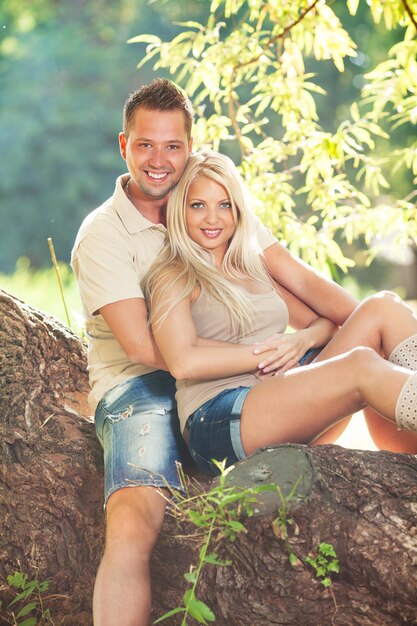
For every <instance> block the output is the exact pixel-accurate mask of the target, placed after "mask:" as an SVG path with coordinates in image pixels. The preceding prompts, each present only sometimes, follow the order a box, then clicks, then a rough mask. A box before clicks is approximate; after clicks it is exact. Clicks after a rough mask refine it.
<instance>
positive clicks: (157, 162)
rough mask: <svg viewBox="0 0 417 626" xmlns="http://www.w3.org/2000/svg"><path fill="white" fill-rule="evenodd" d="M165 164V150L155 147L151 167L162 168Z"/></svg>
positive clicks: (151, 156) (151, 157) (151, 155)
mask: <svg viewBox="0 0 417 626" xmlns="http://www.w3.org/2000/svg"><path fill="white" fill-rule="evenodd" d="M163 162H164V155H163V148H162V147H158V146H154V147H153V148H152V152H151V154H150V158H149V165H152V166H153V167H161V165H162V164H163Z"/></svg>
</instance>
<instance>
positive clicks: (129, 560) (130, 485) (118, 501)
mask: <svg viewBox="0 0 417 626" xmlns="http://www.w3.org/2000/svg"><path fill="white" fill-rule="evenodd" d="M174 394H175V381H174V379H173V378H172V377H171V376H170V375H169V374H168V373H167V372H152V373H151V374H146V375H144V376H140V377H137V378H133V379H129V380H128V381H126V382H125V383H122V384H121V385H118V386H117V387H114V388H113V389H111V390H110V391H109V392H107V394H105V396H104V397H103V398H102V400H101V401H100V403H99V405H98V407H97V409H96V414H95V421H96V432H97V436H98V438H99V440H100V442H101V444H102V446H103V451H104V482H105V502H106V545H105V550H104V556H103V560H102V562H101V565H100V568H99V571H98V574H97V579H96V585H95V590H94V601H93V607H94V611H93V612H94V626H148V622H149V613H150V601H151V592H150V581H149V560H150V555H151V553H152V549H153V547H154V545H155V542H156V540H157V538H158V533H159V530H160V528H161V525H162V521H163V517H164V511H165V505H166V492H164V488H165V487H166V486H167V485H169V486H170V487H171V488H172V489H176V490H178V489H181V482H180V479H179V477H178V473H177V467H176V463H177V461H180V460H181V458H182V450H183V449H184V448H185V444H184V442H183V440H182V437H181V433H180V431H179V424H178V415H177V410H176V404H175V397H174ZM164 494H165V497H164Z"/></svg>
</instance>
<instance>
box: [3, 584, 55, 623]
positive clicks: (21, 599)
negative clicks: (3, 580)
mask: <svg viewBox="0 0 417 626" xmlns="http://www.w3.org/2000/svg"><path fill="white" fill-rule="evenodd" d="M7 583H8V591H9V592H10V591H12V590H13V591H14V592H15V596H14V598H13V600H11V601H10V602H9V603H8V604H7V607H3V605H2V601H0V609H1V613H0V618H1V623H2V624H10V625H11V626H53V621H52V618H51V614H50V610H49V609H47V608H45V606H44V600H45V593H46V592H47V591H48V588H49V581H47V580H45V581H43V582H39V581H38V579H37V578H35V579H34V580H28V576H27V574H24V573H23V572H15V573H14V574H12V575H10V576H8V577H7ZM2 589H3V590H4V587H3V588H2Z"/></svg>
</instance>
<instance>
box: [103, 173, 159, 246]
mask: <svg viewBox="0 0 417 626" xmlns="http://www.w3.org/2000/svg"><path fill="white" fill-rule="evenodd" d="M129 178H130V176H129V174H122V176H119V178H118V179H117V180H116V186H115V189H114V194H113V199H114V206H115V209H116V213H117V214H118V216H119V217H120V219H121V220H122V222H123V225H124V227H125V228H126V230H127V231H128V233H129V234H130V235H134V234H135V233H139V232H141V231H143V230H147V229H148V228H156V229H157V230H161V231H162V232H164V233H165V231H166V229H165V226H164V225H163V224H154V223H153V222H151V221H150V220H148V219H147V218H146V217H144V216H143V215H142V213H140V211H138V210H137V209H136V208H135V207H134V206H133V204H132V203H131V202H130V200H129V198H128V197H127V196H126V194H125V192H124V186H125V185H126V183H127V181H128V180H129Z"/></svg>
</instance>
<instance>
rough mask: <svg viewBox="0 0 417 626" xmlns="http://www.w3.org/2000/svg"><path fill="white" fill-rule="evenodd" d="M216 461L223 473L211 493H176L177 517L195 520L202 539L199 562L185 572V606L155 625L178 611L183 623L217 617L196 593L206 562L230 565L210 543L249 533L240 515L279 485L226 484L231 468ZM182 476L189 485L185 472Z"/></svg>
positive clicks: (167, 614)
mask: <svg viewBox="0 0 417 626" xmlns="http://www.w3.org/2000/svg"><path fill="white" fill-rule="evenodd" d="M213 462H214V463H216V465H217V467H218V468H219V470H220V476H219V479H218V482H217V484H216V485H215V486H214V487H212V488H211V489H210V491H209V492H203V491H198V492H197V493H196V495H193V496H190V495H189V493H188V491H187V494H186V496H185V497H183V496H182V495H181V494H179V493H175V494H174V495H175V500H174V507H175V508H174V513H175V515H176V516H177V518H178V519H182V520H187V521H189V522H192V524H193V525H194V526H195V528H196V532H195V535H194V536H195V538H197V539H198V540H199V541H200V543H201V547H200V551H199V560H198V564H197V565H196V566H195V567H192V568H191V570H190V571H189V572H186V573H185V574H184V578H185V580H186V581H187V583H188V585H189V586H188V588H187V589H186V591H185V593H184V595H183V598H182V600H183V604H182V606H179V607H175V608H174V609H172V610H171V611H168V612H167V613H165V614H164V615H162V616H161V617H160V618H158V619H157V620H156V621H155V622H154V624H159V623H160V622H162V621H164V620H166V619H169V618H170V617H172V616H174V615H178V614H182V621H181V626H187V625H188V624H189V618H192V619H194V620H196V621H197V622H198V623H199V624H207V623H208V622H214V621H215V620H216V616H215V615H214V613H213V611H212V610H211V609H210V607H208V606H207V605H206V604H205V603H204V602H203V601H202V600H199V599H198V598H197V595H196V590H197V585H198V581H199V579H200V577H201V573H202V571H203V569H204V567H206V566H207V565H214V566H216V567H227V566H228V565H230V561H222V560H220V559H219V558H218V555H217V553H216V551H215V550H213V549H211V545H212V544H215V543H217V542H218V541H219V540H220V539H226V540H230V541H234V540H235V539H236V537H237V536H238V535H239V534H240V533H242V532H246V529H245V526H244V524H243V523H242V522H241V521H240V517H241V516H242V515H244V516H246V517H250V516H252V515H253V505H254V504H255V503H256V495H257V494H259V493H261V492H263V491H275V490H276V488H277V487H276V485H261V486H258V487H253V488H247V489H243V488H239V487H229V486H227V475H228V474H229V472H230V471H231V470H232V467H229V468H228V469H225V462H223V463H219V462H217V461H215V460H213ZM182 478H183V480H182V482H183V484H184V486H185V487H186V486H187V484H186V480H185V477H184V475H183V474H182ZM209 548H210V550H211V551H209Z"/></svg>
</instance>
